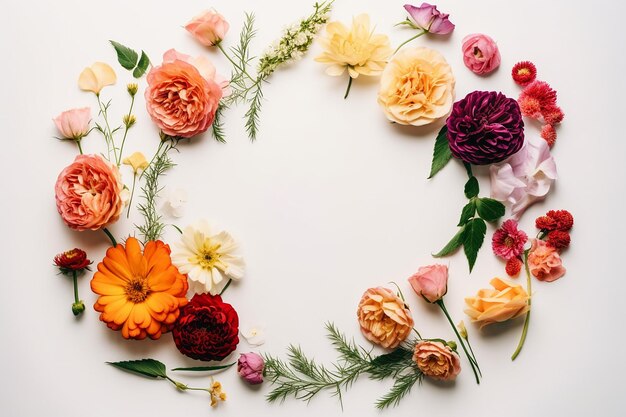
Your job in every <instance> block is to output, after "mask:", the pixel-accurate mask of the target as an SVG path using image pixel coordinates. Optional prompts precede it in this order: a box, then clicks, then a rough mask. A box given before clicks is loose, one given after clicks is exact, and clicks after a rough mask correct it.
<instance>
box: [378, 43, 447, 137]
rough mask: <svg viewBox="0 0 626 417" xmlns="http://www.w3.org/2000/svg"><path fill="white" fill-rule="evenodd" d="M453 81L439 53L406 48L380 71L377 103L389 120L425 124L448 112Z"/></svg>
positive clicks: (417, 124)
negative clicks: (381, 72)
mask: <svg viewBox="0 0 626 417" xmlns="http://www.w3.org/2000/svg"><path fill="white" fill-rule="evenodd" d="M454 83H455V81H454V75H452V68H451V67H450V65H448V63H447V62H446V60H445V58H444V57H443V55H441V54H440V53H439V52H437V51H435V50H433V49H429V48H424V47H419V48H405V49H403V50H401V51H400V52H398V53H397V54H395V55H394V56H393V58H391V61H389V63H388V64H387V66H386V67H385V70H384V71H383V74H382V76H381V79H380V90H379V91H378V104H380V105H381V107H382V108H383V111H384V112H385V115H386V116H387V118H388V119H389V120H391V121H392V122H396V123H400V124H403V125H413V126H422V125H427V124H429V123H432V122H434V121H435V120H437V119H439V118H441V117H444V116H446V115H447V114H448V113H449V112H450V109H451V108H452V103H453V102H454Z"/></svg>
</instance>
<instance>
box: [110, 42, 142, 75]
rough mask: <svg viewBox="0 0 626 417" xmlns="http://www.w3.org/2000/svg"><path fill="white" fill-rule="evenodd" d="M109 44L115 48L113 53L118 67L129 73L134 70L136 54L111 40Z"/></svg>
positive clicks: (137, 56)
mask: <svg viewBox="0 0 626 417" xmlns="http://www.w3.org/2000/svg"><path fill="white" fill-rule="evenodd" d="M109 42H111V45H113V48H115V52H117V61H118V62H119V63H120V65H121V66H122V67H124V68H126V69H127V70H129V71H130V70H132V69H133V68H135V65H137V59H138V58H139V55H137V52H135V51H133V50H132V49H130V48H129V47H127V46H124V45H122V44H121V43H118V42H115V41H111V40H110V41H109Z"/></svg>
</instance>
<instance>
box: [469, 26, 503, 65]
mask: <svg viewBox="0 0 626 417" xmlns="http://www.w3.org/2000/svg"><path fill="white" fill-rule="evenodd" d="M461 48H462V50H463V62H464V63H465V66H466V67H467V68H469V69H470V70H471V71H472V72H473V73H475V74H478V75H485V74H489V73H490V72H491V71H493V70H495V69H496V68H498V67H499V66H500V51H498V45H496V42H495V41H494V40H493V39H491V38H490V37H489V36H487V35H483V34H480V33H475V34H473V35H467V36H466V37H465V38H463V46H462V47H461Z"/></svg>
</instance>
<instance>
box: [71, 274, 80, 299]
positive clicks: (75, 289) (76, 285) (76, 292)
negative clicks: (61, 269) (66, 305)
mask: <svg viewBox="0 0 626 417" xmlns="http://www.w3.org/2000/svg"><path fill="white" fill-rule="evenodd" d="M72 279H73V280H74V303H75V304H78V302H79V301H80V300H79V299H78V276H77V275H76V271H72Z"/></svg>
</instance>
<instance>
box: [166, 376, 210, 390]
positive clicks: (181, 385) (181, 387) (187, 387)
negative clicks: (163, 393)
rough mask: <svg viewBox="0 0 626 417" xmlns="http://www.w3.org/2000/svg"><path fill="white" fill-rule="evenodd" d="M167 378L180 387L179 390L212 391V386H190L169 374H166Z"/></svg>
mask: <svg viewBox="0 0 626 417" xmlns="http://www.w3.org/2000/svg"><path fill="white" fill-rule="evenodd" d="M165 379H167V380H168V381H170V382H171V383H172V384H174V385H175V386H176V388H178V389H179V390H182V391H206V392H211V388H196V387H190V386H187V384H183V383H182V382H179V381H176V380H174V379H172V378H170V377H169V376H166V377H165Z"/></svg>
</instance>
